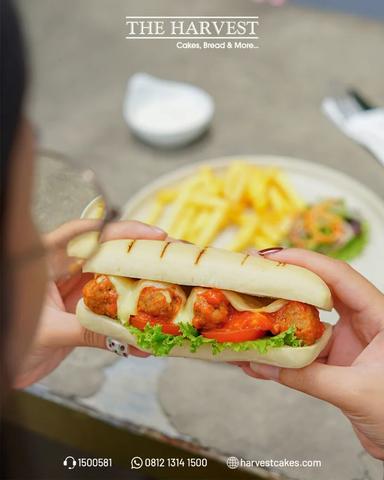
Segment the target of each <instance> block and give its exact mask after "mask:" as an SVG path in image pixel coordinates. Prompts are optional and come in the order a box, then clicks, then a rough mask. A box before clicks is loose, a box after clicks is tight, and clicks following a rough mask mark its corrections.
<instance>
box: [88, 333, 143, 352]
mask: <svg viewBox="0 0 384 480" xmlns="http://www.w3.org/2000/svg"><path fill="white" fill-rule="evenodd" d="M82 330H83V331H82V341H83V344H82V345H81V346H84V347H95V348H104V349H106V350H109V351H110V352H113V353H116V355H119V356H120V357H128V356H129V355H134V356H135V357H142V358H146V357H149V356H150V354H149V353H147V352H143V351H141V350H139V349H138V348H135V347H132V346H130V345H128V344H127V343H124V342H120V341H119V340H117V339H115V338H112V337H106V336H104V335H100V334H98V333H95V332H91V331H90V330H87V329H86V328H83V329H82Z"/></svg>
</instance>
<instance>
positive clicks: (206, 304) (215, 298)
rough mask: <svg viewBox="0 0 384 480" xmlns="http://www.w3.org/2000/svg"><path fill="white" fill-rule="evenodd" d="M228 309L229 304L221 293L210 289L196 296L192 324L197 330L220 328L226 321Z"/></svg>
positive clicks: (229, 307)
mask: <svg viewBox="0 0 384 480" xmlns="http://www.w3.org/2000/svg"><path fill="white" fill-rule="evenodd" d="M230 309H231V306H230V303H229V301H228V299H227V297H226V296H225V295H224V294H223V292H221V291H220V290H217V289H215V288H212V289H210V290H207V291H206V292H204V293H200V294H198V295H197V297H196V301H195V305H194V314H195V316H194V318H193V320H192V324H193V326H194V327H195V328H197V329H198V330H211V329H213V328H218V327H221V326H222V325H223V324H224V323H225V322H226V321H227V320H228V317H229V314H230Z"/></svg>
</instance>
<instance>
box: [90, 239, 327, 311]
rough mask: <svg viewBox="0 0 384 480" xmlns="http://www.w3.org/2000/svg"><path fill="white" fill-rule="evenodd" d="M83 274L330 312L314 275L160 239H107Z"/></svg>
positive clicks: (324, 290)
mask: <svg viewBox="0 0 384 480" xmlns="http://www.w3.org/2000/svg"><path fill="white" fill-rule="evenodd" d="M83 270H84V271H85V272H94V273H104V274H109V275H118V276H123V277H130V278H140V279H147V280H157V281H163V282H169V283H175V284H178V285H190V286H202V287H212V288H220V289H224V290H233V291H235V292H239V293H246V294H249V295H256V296H260V297H272V298H283V299H286V300H296V301H299V302H304V303H308V304H310V305H314V306H316V307H319V308H322V309H324V310H331V309H332V297H331V292H330V290H329V288H328V287H327V285H326V284H325V283H324V281H323V280H322V279H321V278H320V277H319V276H318V275H316V274H315V273H313V272H311V271H309V270H307V269H305V268H302V267H298V266H296V265H289V264H285V263H281V262H275V261H272V260H268V259H266V258H263V257H261V256H257V255H256V256H253V255H249V254H243V253H236V252H230V251H227V250H223V249H219V248H213V247H205V248H202V247H198V246H196V245H192V244H187V243H181V242H169V241H162V240H110V241H108V242H105V243H102V244H101V245H100V249H99V251H98V252H97V253H96V255H95V256H93V257H92V258H91V259H90V260H88V261H87V262H86V263H85V265H84V268H83Z"/></svg>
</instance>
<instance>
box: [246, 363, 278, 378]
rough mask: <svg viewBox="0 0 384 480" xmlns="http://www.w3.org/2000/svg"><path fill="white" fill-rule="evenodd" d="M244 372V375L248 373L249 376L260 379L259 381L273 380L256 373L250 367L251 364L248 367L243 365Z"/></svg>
mask: <svg viewBox="0 0 384 480" xmlns="http://www.w3.org/2000/svg"><path fill="white" fill-rule="evenodd" d="M241 368H242V370H243V372H244V373H246V374H247V375H248V376H250V377H253V378H258V379H259V380H271V379H270V378H268V377H265V376H263V375H261V374H260V373H256V372H255V371H254V370H253V369H252V368H251V366H250V364H249V362H248V365H243V366H242V367H241Z"/></svg>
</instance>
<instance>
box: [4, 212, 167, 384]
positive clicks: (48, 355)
mask: <svg viewBox="0 0 384 480" xmlns="http://www.w3.org/2000/svg"><path fill="white" fill-rule="evenodd" d="M74 228H79V233H82V227H81V224H79V225H78V227H77V226H76V224H75V223H74V222H72V223H71V224H66V225H63V226H62V227H60V229H59V230H58V231H57V234H56V233H55V235H51V236H52V237H54V241H55V242H59V241H60V239H61V238H62V239H64V240H65V238H64V237H66V236H68V235H70V236H73V234H74V233H75V232H74V231H73V229H74ZM125 237H129V238H147V239H154V240H156V239H157V240H162V239H164V238H165V237H166V233H165V232H163V231H162V230H160V229H158V228H156V227H151V226H150V225H146V224H143V223H140V222H135V221H128V222H116V223H111V224H109V225H108V226H107V228H106V230H105V231H104V232H103V238H104V240H112V239H116V238H125ZM91 277H92V275H90V274H86V273H79V274H78V275H76V276H74V277H71V278H70V279H69V280H68V281H66V282H63V283H61V284H60V285H58V284H56V283H53V282H51V283H49V284H48V287H47V293H46V300H45V304H44V306H43V311H42V314H41V318H40V322H39V325H38V329H37V332H36V334H35V338H34V341H33V344H32V346H31V349H30V352H29V355H28V356H27V358H25V360H24V362H23V365H22V366H21V367H20V370H19V373H18V376H17V378H16V379H15V382H14V387H15V388H24V387H26V386H28V385H31V384H32V383H34V382H36V381H38V380H39V379H40V378H42V377H44V376H46V375H48V374H49V373H50V372H51V371H52V370H54V369H55V368H56V367H57V366H58V365H59V364H60V363H61V362H62V361H63V360H64V358H65V357H66V356H67V355H68V354H69V353H70V352H71V351H72V350H73V348H75V347H77V346H82V347H96V348H107V345H106V337H105V336H104V335H99V334H97V333H95V332H92V331H89V330H87V329H85V328H84V327H82V326H81V325H80V323H79V321H78V320H77V318H76V315H75V314H74V312H75V306H76V303H77V302H78V300H79V298H81V296H82V288H83V286H84V284H85V283H86V282H88V281H89V280H90V278H91ZM129 353H130V354H133V355H136V356H142V357H146V356H148V355H147V354H146V353H144V352H141V351H140V350H137V349H135V348H134V347H130V349H129Z"/></svg>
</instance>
